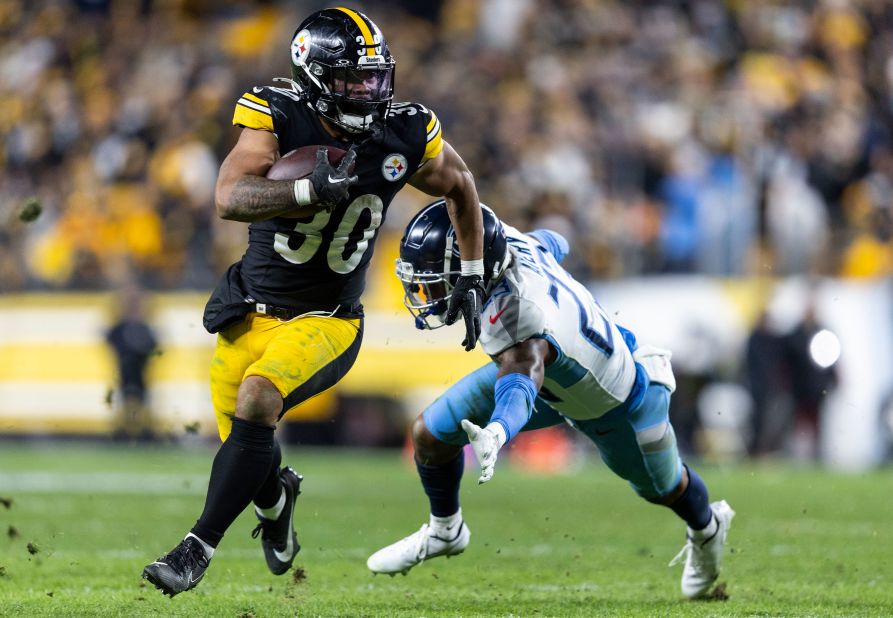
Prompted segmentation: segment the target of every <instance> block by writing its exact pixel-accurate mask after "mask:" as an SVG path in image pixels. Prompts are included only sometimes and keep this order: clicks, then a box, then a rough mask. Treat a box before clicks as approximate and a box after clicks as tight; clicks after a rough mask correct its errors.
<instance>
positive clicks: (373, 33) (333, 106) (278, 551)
mask: <svg viewBox="0 0 893 618" xmlns="http://www.w3.org/2000/svg"><path fill="white" fill-rule="evenodd" d="M291 63H292V79H290V80H288V79H282V78H280V80H279V81H280V82H281V83H283V84H284V87H256V88H253V89H252V90H251V92H246V93H244V94H243V95H242V96H241V97H240V98H239V100H238V101H237V103H236V108H235V113H234V115H233V124H234V125H236V126H240V127H242V131H241V134H240V135H239V140H238V142H237V143H236V145H235V146H234V147H233V149H232V151H231V152H230V154H229V155H228V156H227V157H226V160H225V161H224V162H223V164H222V165H221V167H220V175H219V177H218V180H217V190H216V202H217V211H218V214H219V215H220V216H221V217H222V218H224V219H230V220H236V221H245V222H248V223H249V224H250V225H249V227H248V240H249V244H248V249H247V251H246V252H245V254H244V255H243V256H242V259H241V260H240V261H238V262H236V263H235V264H233V265H232V266H231V267H230V268H229V270H228V271H227V273H226V275H225V276H224V277H223V278H222V280H221V282H220V284H219V285H218V286H217V288H216V290H215V291H214V293H213V294H212V296H211V298H210V300H209V301H208V305H207V307H206V309H205V315H204V323H205V327H206V328H207V329H208V330H209V331H210V332H213V333H218V335H217V347H216V350H215V355H214V359H213V361H212V365H211V396H212V402H213V405H214V409H215V414H216V416H217V422H218V428H219V432H220V437H221V439H222V440H223V444H222V446H221V447H220V449H219V451H218V452H217V455H216V456H215V458H214V463H213V466H212V468H211V478H210V482H209V486H208V493H207V498H206V501H205V507H204V511H203V512H202V514H201V517H199V519H198V521H197V523H196V524H195V526H194V527H193V528H192V530H191V531H190V532H189V534H187V536H186V538H184V539H183V541H182V542H180V543H179V544H178V545H177V546H176V547H175V548H174V549H173V550H172V551H171V552H169V553H168V554H166V555H164V556H162V557H161V558H159V559H158V560H156V561H155V562H153V563H152V564H150V565H148V566H147V567H146V568H145V569H144V571H143V576H144V577H145V578H147V579H148V580H149V581H150V582H152V583H153V584H155V586H156V587H157V588H159V589H160V590H162V592H164V593H165V594H169V595H171V596H173V595H175V594H178V593H180V592H183V591H185V590H189V589H190V588H193V587H194V586H195V585H196V584H197V583H198V582H199V581H200V580H201V578H202V577H203V576H204V573H205V569H206V568H207V567H208V563H209V561H210V559H211V556H212V555H213V553H214V548H215V547H216V546H217V544H218V543H219V542H220V540H221V539H222V538H223V535H224V532H225V531H226V530H227V528H228V527H229V526H230V525H231V524H232V523H233V521H235V519H236V517H237V516H238V515H239V514H240V513H241V512H242V511H243V510H244V509H245V508H246V507H247V506H248V505H249V504H251V503H252V502H254V505H255V510H256V513H257V517H258V520H259V523H258V525H257V528H256V529H255V531H254V533H253V534H254V536H257V535H258V534H260V535H261V539H262V545H263V550H264V555H265V558H266V561H267V565H268V566H269V568H270V570H271V571H272V572H273V573H275V574H277V575H280V574H282V573H285V572H286V571H287V570H288V569H289V568H290V567H291V565H292V561H293V560H294V557H295V555H296V554H297V552H298V550H299V549H300V546H299V545H298V539H297V536H296V534H295V532H294V529H293V526H292V513H293V511H294V504H295V499H296V497H297V496H298V494H299V493H300V484H301V478H302V477H301V476H299V475H298V474H297V473H295V471H294V470H292V469H291V468H288V467H284V468H281V469H280V464H281V453H280V450H279V445H278V444H277V443H276V441H275V439H274V435H273V432H274V428H275V426H276V423H277V422H278V420H279V419H280V418H281V417H282V415H283V414H284V413H285V412H287V411H288V410H289V409H290V408H292V407H294V406H296V405H298V404H300V403H301V402H302V401H305V400H306V399H308V398H310V397H312V396H314V395H317V394H319V393H320V392H322V391H324V390H325V389H327V388H329V387H331V386H333V385H334V384H335V383H337V382H338V381H339V380H340V379H341V378H342V377H343V376H344V375H345V374H346V373H347V371H348V370H349V369H350V367H351V366H352V365H353V363H354V360H355V359H356V356H357V352H358V350H359V347H360V341H361V340H362V334H363V309H362V305H361V304H360V302H359V301H360V294H361V293H362V291H363V287H364V281H365V274H366V269H367V268H368V265H369V260H370V258H371V257H372V251H373V245H374V242H375V238H376V236H377V234H378V229H379V226H380V225H381V222H382V220H383V218H384V216H385V213H386V212H387V208H388V205H389V204H390V202H391V200H392V199H393V197H394V195H395V194H396V193H397V192H398V191H399V190H400V189H401V188H402V187H403V186H404V185H405V184H407V183H409V184H412V185H413V186H414V187H416V188H418V189H420V190H422V191H424V192H426V193H429V194H431V195H435V196H444V197H445V198H446V201H447V205H448V207H449V212H450V218H451V220H452V222H453V225H454V227H455V230H456V238H457V240H458V244H459V246H460V249H461V254H462V256H463V258H464V257H465V256H467V257H468V259H467V260H465V259H463V261H462V263H461V269H462V273H461V276H460V277H459V280H458V283H457V285H456V286H455V288H454V290H453V293H452V295H451V297H450V299H449V302H448V304H447V306H446V307H442V308H440V310H441V311H444V310H445V311H446V317H447V322H448V323H452V322H455V321H457V320H458V318H459V315H460V314H461V315H462V317H463V319H464V321H465V326H466V335H465V340H464V341H463V345H464V346H465V349H466V350H471V349H472V348H474V346H475V344H476V342H477V338H478V336H479V334H480V308H481V298H482V296H483V286H482V283H481V282H482V279H483V275H484V270H483V241H482V235H483V232H482V229H483V227H482V225H483V224H482V216H481V209H480V204H479V202H478V195H477V191H476V189H475V185H474V179H473V178H472V175H471V173H470V172H469V171H468V168H467V167H466V166H465V163H464V162H463V161H462V159H461V158H460V157H459V155H458V154H456V152H455V151H454V150H453V149H452V148H451V147H450V145H449V144H448V143H446V141H444V139H443V137H442V132H441V127H440V121H439V120H438V119H437V117H436V116H435V115H434V112H432V111H431V110H429V109H428V108H426V107H425V106H423V105H420V104H418V103H394V102H393V101H392V98H393V93H394V59H393V58H392V57H391V54H390V52H389V51H388V46H387V43H386V42H385V38H384V35H383V34H382V33H381V30H379V28H378V26H376V25H375V24H374V23H373V22H372V21H371V20H370V19H369V18H368V17H366V16H365V15H363V14H362V13H358V12H356V11H353V10H351V9H347V8H340V7H339V8H334V9H326V10H323V11H319V12H317V13H314V14H313V15H311V16H310V17H308V18H307V19H306V20H304V22H303V23H301V25H300V26H298V28H297V30H296V32H295V34H294V36H293V38H292V41H291ZM308 145H320V146H322V147H327V146H331V147H337V148H340V149H343V150H347V151H348V152H347V154H346V155H345V156H344V159H343V160H342V162H341V163H340V164H339V165H337V166H332V165H330V163H329V158H328V156H327V153H326V150H325V148H320V149H319V151H318V153H317V161H316V167H315V169H314V171H313V173H312V174H311V175H310V176H309V177H308V178H304V179H300V180H270V179H267V178H266V177H265V176H266V173H267V171H268V170H269V169H270V167H271V166H272V165H273V163H274V162H275V161H276V160H277V159H278V158H280V157H281V156H282V155H284V154H286V153H288V152H290V151H292V150H294V149H296V148H299V147H302V146H308ZM354 162H355V169H354V170H353V172H352V173H350V171H349V170H350V166H351V164H352V163H354Z"/></svg>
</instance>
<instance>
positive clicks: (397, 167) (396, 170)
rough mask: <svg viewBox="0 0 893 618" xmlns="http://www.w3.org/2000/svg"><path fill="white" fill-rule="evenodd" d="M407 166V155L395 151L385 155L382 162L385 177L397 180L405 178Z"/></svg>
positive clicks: (392, 180) (382, 171) (393, 180)
mask: <svg viewBox="0 0 893 618" xmlns="http://www.w3.org/2000/svg"><path fill="white" fill-rule="evenodd" d="M407 167H408V164H407V163H406V157H404V156H403V155H402V154H400V153H399V152H395V153H393V154H389V155H388V156H386V157H385V159H384V163H382V164H381V173H382V175H383V176H384V177H385V179H387V180H390V181H391V182H395V181H397V180H400V179H401V178H403V174H405V173H406V168H407Z"/></svg>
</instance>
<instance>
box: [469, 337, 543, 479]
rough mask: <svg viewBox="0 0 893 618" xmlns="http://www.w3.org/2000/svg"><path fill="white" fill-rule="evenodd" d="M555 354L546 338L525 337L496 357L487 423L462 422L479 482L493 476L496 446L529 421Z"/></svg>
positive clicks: (507, 440)
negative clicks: (492, 402)
mask: <svg viewBox="0 0 893 618" xmlns="http://www.w3.org/2000/svg"><path fill="white" fill-rule="evenodd" d="M556 356H557V353H556V352H555V350H554V348H553V347H552V346H551V345H550V344H549V342H548V341H546V340H545V339H528V340H526V341H522V342H521V343H518V344H515V345H513V346H512V347H510V348H508V349H506V350H505V351H503V352H502V353H501V354H499V356H498V357H497V361H498V363H499V372H498V373H497V374H496V384H495V387H494V395H495V399H496V405H495V407H494V409H493V415H492V416H491V417H490V422H489V423H488V424H487V426H486V427H484V428H480V427H478V426H477V425H475V424H474V423H472V422H470V421H468V420H463V421H462V423H461V424H462V428H463V429H464V430H465V432H466V433H467V434H468V438H469V441H470V442H471V446H472V448H473V449H474V452H475V454H476V455H477V458H478V461H479V462H480V464H481V476H480V478H479V479H478V482H479V483H486V482H487V481H489V480H490V479H491V478H493V472H494V468H495V465H496V456H497V453H498V452H499V449H500V448H502V447H503V446H504V445H505V444H506V443H507V442H509V441H510V440H511V439H512V438H514V437H515V436H516V435H518V432H519V431H521V429H522V428H523V427H524V425H526V424H527V421H529V420H530V416H531V415H532V414H533V404H534V401H535V400H536V395H537V393H538V392H539V389H540V388H541V387H542V386H543V378H544V376H545V371H546V365H548V364H549V363H551V362H552V361H554V360H555V358H556Z"/></svg>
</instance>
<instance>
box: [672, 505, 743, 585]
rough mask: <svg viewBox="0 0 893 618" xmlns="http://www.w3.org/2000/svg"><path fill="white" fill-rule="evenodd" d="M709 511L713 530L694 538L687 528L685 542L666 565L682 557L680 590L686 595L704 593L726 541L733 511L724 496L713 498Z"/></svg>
mask: <svg viewBox="0 0 893 618" xmlns="http://www.w3.org/2000/svg"><path fill="white" fill-rule="evenodd" d="M710 509H711V510H712V511H713V515H714V516H715V517H716V522H717V528H716V533H715V534H714V535H713V536H711V537H710V538H709V539H706V540H704V541H695V540H693V539H692V537H691V531H689V536H688V542H687V543H686V544H685V547H683V548H682V551H680V552H679V553H678V554H676V557H675V558H673V560H671V561H670V566H674V565H676V564H679V563H680V562H681V561H682V558H683V557H684V558H685V567H684V568H683V569H682V594H683V595H684V596H686V597H687V598H689V599H697V598H698V597H702V596H704V595H705V594H707V591H708V590H710V587H711V586H712V585H713V582H715V581H716V578H717V577H719V565H720V563H721V562H722V550H723V547H724V546H725V544H726V535H728V533H729V526H730V525H731V524H732V518H733V517H734V516H735V511H733V510H732V507H730V506H729V505H728V503H727V502H726V501H725V500H720V501H719V502H714V503H712V504H711V505H710Z"/></svg>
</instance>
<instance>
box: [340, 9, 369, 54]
mask: <svg viewBox="0 0 893 618" xmlns="http://www.w3.org/2000/svg"><path fill="white" fill-rule="evenodd" d="M335 10H336V11H341V12H342V13H346V14H347V16H348V17H350V18H351V19H352V20H354V22H356V24H357V26H358V27H359V29H360V33H362V35H363V39H364V40H365V41H366V55H367V56H374V55H375V39H373V38H372V31H371V30H369V26H367V25H366V22H365V21H363V18H362V17H360V14H359V13H357V12H356V11H353V10H351V9H347V8H344V7H343V6H338V7H335Z"/></svg>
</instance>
